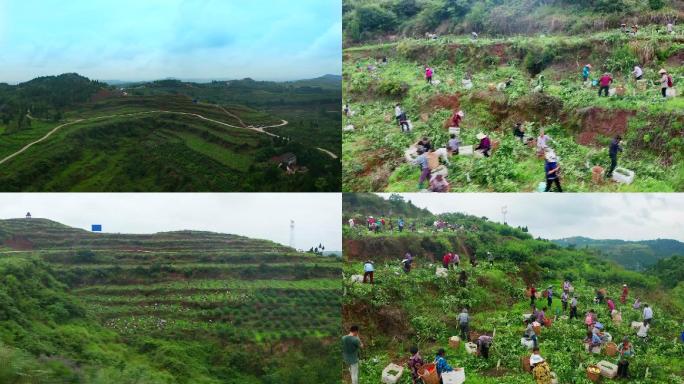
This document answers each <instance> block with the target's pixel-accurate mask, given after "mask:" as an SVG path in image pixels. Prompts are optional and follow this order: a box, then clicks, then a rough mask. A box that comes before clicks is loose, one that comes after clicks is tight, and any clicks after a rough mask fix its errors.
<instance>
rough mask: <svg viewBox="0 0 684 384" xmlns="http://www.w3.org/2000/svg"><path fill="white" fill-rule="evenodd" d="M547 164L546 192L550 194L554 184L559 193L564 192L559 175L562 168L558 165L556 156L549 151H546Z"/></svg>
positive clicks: (545, 167)
mask: <svg viewBox="0 0 684 384" xmlns="http://www.w3.org/2000/svg"><path fill="white" fill-rule="evenodd" d="M545 157H546V162H545V164H544V170H545V171H546V189H545V190H544V192H550V191H551V187H552V185H553V184H556V188H557V189H558V192H563V188H561V184H560V176H559V175H558V173H559V171H560V166H559V165H558V158H557V157H556V154H555V153H554V152H553V151H551V150H548V151H546V156H545Z"/></svg>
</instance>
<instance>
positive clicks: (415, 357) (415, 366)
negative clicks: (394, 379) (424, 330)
mask: <svg viewBox="0 0 684 384" xmlns="http://www.w3.org/2000/svg"><path fill="white" fill-rule="evenodd" d="M410 351H411V358H410V359H409V361H408V366H409V369H411V378H412V379H413V384H417V383H418V380H419V379H420V375H418V370H419V369H420V367H422V366H423V364H425V361H424V360H423V358H422V357H421V356H420V353H419V352H418V347H416V346H412V347H411V349H410ZM420 382H421V383H422V381H420Z"/></svg>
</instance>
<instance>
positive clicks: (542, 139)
mask: <svg viewBox="0 0 684 384" xmlns="http://www.w3.org/2000/svg"><path fill="white" fill-rule="evenodd" d="M549 141H553V139H551V136H549V135H547V134H546V133H544V129H543V128H542V129H540V130H539V136H537V155H539V156H541V155H543V154H544V153H545V152H546V148H549Z"/></svg>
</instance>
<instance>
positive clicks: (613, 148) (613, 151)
mask: <svg viewBox="0 0 684 384" xmlns="http://www.w3.org/2000/svg"><path fill="white" fill-rule="evenodd" d="M618 152H622V147H621V146H620V143H618V141H617V140H615V139H613V141H611V142H610V148H609V149H608V155H610V157H616V156H617V154H618Z"/></svg>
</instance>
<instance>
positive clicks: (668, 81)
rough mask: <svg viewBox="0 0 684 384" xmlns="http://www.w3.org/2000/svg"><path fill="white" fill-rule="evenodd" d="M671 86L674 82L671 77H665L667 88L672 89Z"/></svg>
mask: <svg viewBox="0 0 684 384" xmlns="http://www.w3.org/2000/svg"><path fill="white" fill-rule="evenodd" d="M673 85H674V81H672V76H671V75H667V86H668V87H670V88H672V86H673Z"/></svg>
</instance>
